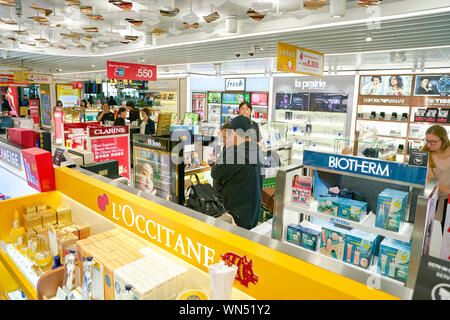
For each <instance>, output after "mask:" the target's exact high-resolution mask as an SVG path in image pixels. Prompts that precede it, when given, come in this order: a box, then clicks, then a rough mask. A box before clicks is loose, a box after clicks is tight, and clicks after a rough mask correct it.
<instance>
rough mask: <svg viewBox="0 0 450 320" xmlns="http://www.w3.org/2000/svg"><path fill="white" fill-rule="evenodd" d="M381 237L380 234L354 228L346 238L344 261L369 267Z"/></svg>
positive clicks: (365, 267)
mask: <svg viewBox="0 0 450 320" xmlns="http://www.w3.org/2000/svg"><path fill="white" fill-rule="evenodd" d="M380 238H381V236H380V235H375V234H372V233H368V232H364V231H361V230H356V229H353V230H352V231H351V232H349V233H348V234H347V236H346V238H345V248H344V262H347V263H350V264H353V265H356V266H358V267H362V268H364V269H367V268H368V267H369V266H370V265H371V264H372V257H373V256H374V252H375V251H376V250H377V246H378V245H379V239H380Z"/></svg>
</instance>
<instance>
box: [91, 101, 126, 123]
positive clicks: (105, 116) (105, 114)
mask: <svg viewBox="0 0 450 320" xmlns="http://www.w3.org/2000/svg"><path fill="white" fill-rule="evenodd" d="M124 109H125V108H124ZM97 121H100V122H101V123H102V124H103V125H104V124H105V123H106V121H114V113H112V112H111V111H110V110H109V104H108V102H103V104H102V111H100V112H99V113H98V114H97Z"/></svg>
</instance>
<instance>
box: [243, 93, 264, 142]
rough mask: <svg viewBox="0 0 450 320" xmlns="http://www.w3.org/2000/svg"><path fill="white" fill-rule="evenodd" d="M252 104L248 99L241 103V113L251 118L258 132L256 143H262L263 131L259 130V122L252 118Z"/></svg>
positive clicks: (253, 127)
mask: <svg viewBox="0 0 450 320" xmlns="http://www.w3.org/2000/svg"><path fill="white" fill-rule="evenodd" d="M252 109H253V108H252V105H251V104H250V103H249V102H247V101H243V102H241V103H240V104H239V109H238V110H239V115H241V116H244V117H247V118H249V119H250V121H251V123H252V129H254V130H255V133H256V141H255V142H256V143H258V144H260V142H261V133H260V132H259V126H258V124H257V123H256V122H255V121H253V120H252Z"/></svg>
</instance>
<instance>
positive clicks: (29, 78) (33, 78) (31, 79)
mask: <svg viewBox="0 0 450 320" xmlns="http://www.w3.org/2000/svg"><path fill="white" fill-rule="evenodd" d="M14 82H15V83H30V84H32V83H40V84H52V83H53V75H51V74H45V73H28V72H14Z"/></svg>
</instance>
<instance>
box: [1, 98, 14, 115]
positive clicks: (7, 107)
mask: <svg viewBox="0 0 450 320" xmlns="http://www.w3.org/2000/svg"><path fill="white" fill-rule="evenodd" d="M11 110H12V109H11V106H10V105H9V102H8V100H6V97H5V95H4V94H3V95H2V112H5V111H8V112H9V111H11Z"/></svg>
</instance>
